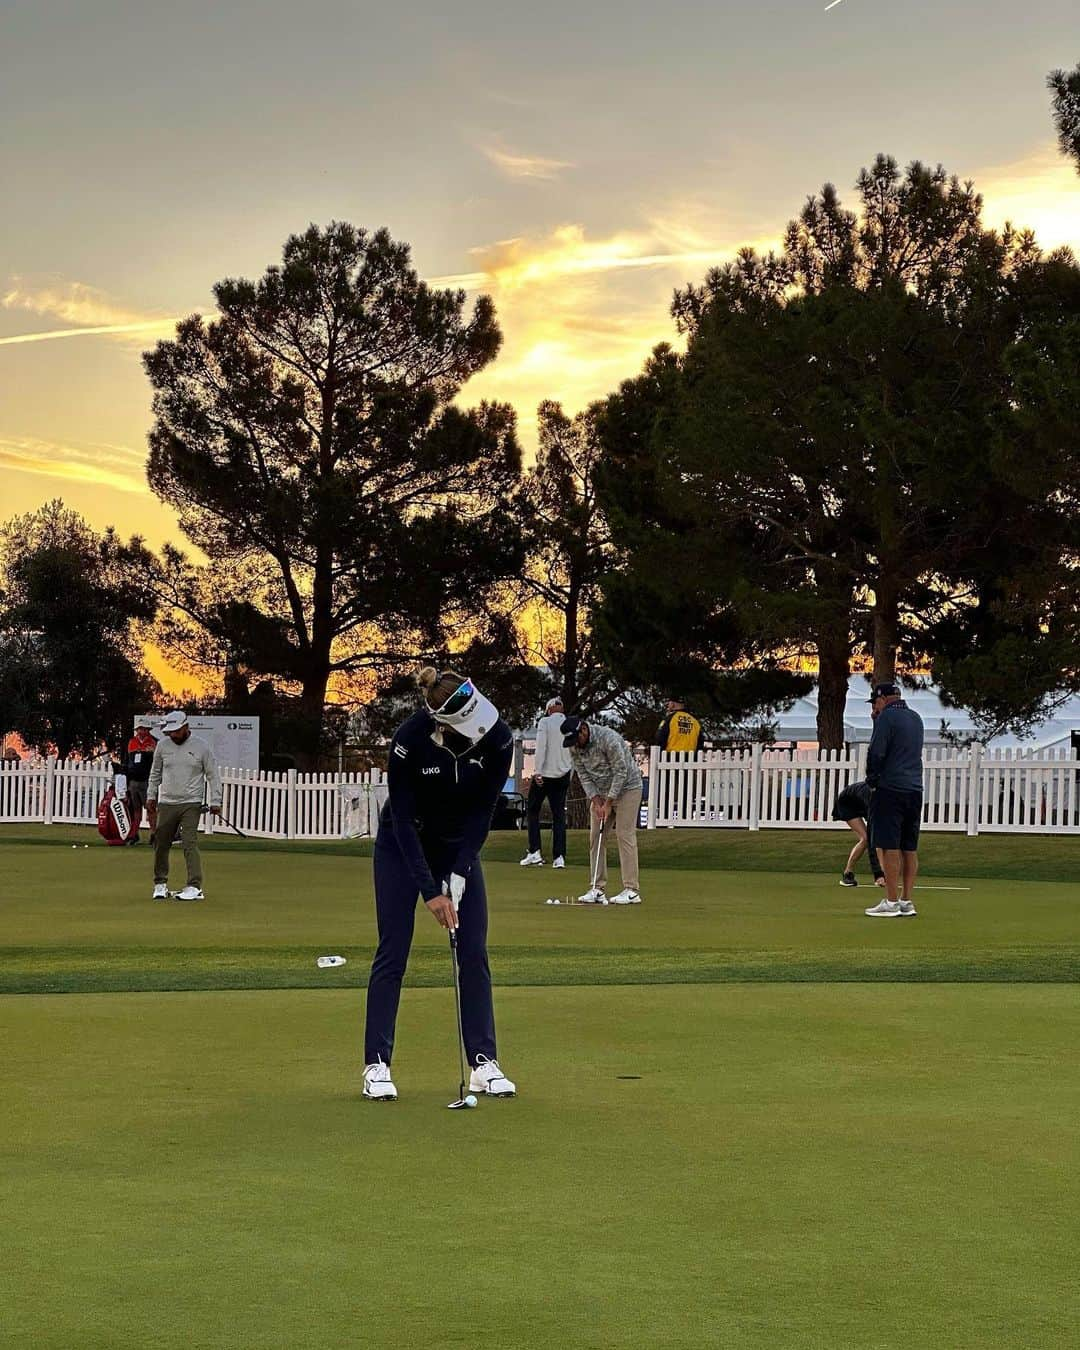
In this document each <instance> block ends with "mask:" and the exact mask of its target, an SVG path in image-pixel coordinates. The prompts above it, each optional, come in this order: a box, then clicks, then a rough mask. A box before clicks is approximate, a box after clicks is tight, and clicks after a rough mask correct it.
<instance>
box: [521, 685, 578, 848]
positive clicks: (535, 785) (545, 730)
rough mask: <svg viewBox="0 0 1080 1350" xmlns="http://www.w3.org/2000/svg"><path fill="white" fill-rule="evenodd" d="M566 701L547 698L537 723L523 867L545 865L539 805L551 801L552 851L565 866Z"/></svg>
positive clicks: (567, 753)
mask: <svg viewBox="0 0 1080 1350" xmlns="http://www.w3.org/2000/svg"><path fill="white" fill-rule="evenodd" d="M564 716H565V713H564V712H563V701H562V699H561V698H550V699H548V704H547V711H546V713H545V715H544V716H543V717H542V718H541V719H540V721H539V722H538V723H537V726H536V757H535V760H536V762H535V764H534V765H533V769H534V772H533V778H532V782H531V783H530V784H529V808H528V821H529V851H528V852H527V853H526V854H525V856H524V858H522V860H521V865H522V867H543V865H544V855H543V853H542V852H541V851H540V808H541V806H543V804H544V798H545V797H546V798H547V799H548V801H549V802H550V803H551V852H552V857H553V859H554V864H553V865H554V866H555V867H565V866H566V793H567V791H568V789H569V787H570V751H569V750H567V749H565V747H564V746H563V743H562V732H561V731H560V730H559V728H560V727H561V726H562V722H563V717H564Z"/></svg>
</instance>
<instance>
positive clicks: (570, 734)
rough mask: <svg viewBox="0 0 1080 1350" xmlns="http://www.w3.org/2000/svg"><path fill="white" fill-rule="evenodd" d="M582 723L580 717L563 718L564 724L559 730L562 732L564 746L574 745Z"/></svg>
mask: <svg viewBox="0 0 1080 1350" xmlns="http://www.w3.org/2000/svg"><path fill="white" fill-rule="evenodd" d="M581 723H582V719H581V718H580V717H564V718H563V724H562V726H561V727H560V728H559V730H560V731H561V732H562V743H563V745H573V744H574V742H575V741H576V740H577V734H578V727H580V726H581Z"/></svg>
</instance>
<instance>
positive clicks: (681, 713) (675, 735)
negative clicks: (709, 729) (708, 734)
mask: <svg viewBox="0 0 1080 1350" xmlns="http://www.w3.org/2000/svg"><path fill="white" fill-rule="evenodd" d="M666 711H667V715H666V717H665V718H664V720H663V721H662V722H661V723H660V725H659V727H658V728H657V730H656V735H655V736H654V737H653V745H658V746H659V747H660V749H661V750H663V751H665V752H666V753H667V754H669V755H671V754H676V753H679V754H691V755H693V754H696V753H697V752H698V751H699V750H700V749H701V723H700V722H699V721H698V720H697V718H696V717H695V716H694V714H693V713H689V712H687V711H686V704H685V703H684V702H683V701H682V699H681V698H669V699H668V701H667V705H666Z"/></svg>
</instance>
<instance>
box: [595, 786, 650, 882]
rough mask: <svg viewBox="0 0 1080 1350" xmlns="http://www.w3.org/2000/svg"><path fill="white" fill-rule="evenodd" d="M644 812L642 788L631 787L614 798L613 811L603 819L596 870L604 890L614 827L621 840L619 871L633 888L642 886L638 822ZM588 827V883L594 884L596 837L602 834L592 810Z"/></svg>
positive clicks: (597, 878)
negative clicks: (638, 852) (602, 836)
mask: <svg viewBox="0 0 1080 1350" xmlns="http://www.w3.org/2000/svg"><path fill="white" fill-rule="evenodd" d="M640 813H641V788H639V787H637V788H630V789H628V790H627V791H626V792H624V793H623V794H622V796H621V797H616V798H615V805H614V807H613V808H612V811H611V814H610V815H609V816H608V818H607V820H606V821H605V822H604V843H603V847H602V848H601V849H600V867H599V870H598V871H597V874H596V884H597V886H599V887H600V889H601V890H606V888H607V845H608V840H609V839H610V838H611V834H612V831H614V834H615V838H616V839H617V840H618V843H619V872H620V873H621V875H622V884H623V886H624V887H625V888H626V889H627V890H630V891H636V890H640V886H639V885H638V881H639V878H638V858H637V826H638V816H639V814H640ZM589 818H590V821H591V826H590V829H589V884H590V885H591V884H592V880H593V875H592V870H593V866H594V865H595V863H596V847H597V842H596V841H597V840H598V839H599V837H600V822H599V821H598V820H597V819H596V817H595V816H594V815H592V814H591V810H590V817H589Z"/></svg>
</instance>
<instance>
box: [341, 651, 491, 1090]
mask: <svg viewBox="0 0 1080 1350" xmlns="http://www.w3.org/2000/svg"><path fill="white" fill-rule="evenodd" d="M416 678H417V684H418V685H419V687H420V689H421V690H422V691H423V696H424V700H423V706H422V707H420V708H419V709H418V710H417V711H416V712H415V713H413V715H412V716H411V717H409V718H408V719H407V720H406V721H404V722H403V723H402V724H401V726H399V727H398V729H397V730H396V731H395V732H394V736H393V739H392V740H391V742H390V753H389V757H388V765H387V775H386V778H387V786H388V788H389V797H388V798H387V801H386V804H385V806H384V807H383V809H382V812H381V813H380V816H379V832H378V835H377V836H376V839H375V849H374V867H375V913H376V918H377V921H378V929H379V945H378V948H377V950H376V952H375V958H374V960H373V961H372V963H371V976H370V978H369V980H368V990H367V1014H366V1022H365V1028H364V1090H363V1095H364V1096H365V1097H366V1098H367V1099H368V1100H369V1101H395V1100H396V1099H397V1088H396V1086H395V1085H394V1081H393V1078H392V1077H391V1072H390V1065H391V1061H392V1058H393V1053H394V1032H395V1027H396V1024H397V1013H398V1004H399V1002H400V999H401V982H402V980H403V978H404V975H405V967H406V965H407V964H408V960H409V950H410V948H411V947H412V939H413V927H414V922H415V918H416V900H417V896H418V895H419V896H420V897H421V898H422V899H423V901H424V904H425V905H426V906H427V908H428V910H429V911H430V912H431V914H432V915H433V917H434V918H435V920H436V921H437V922H438V923H439V924H440V925H441V926H442V927H443V928H445V929H448V930H449V929H453V930H454V931H455V936H456V943H457V960H458V966H459V969H460V980H461V1031H462V1037H463V1039H464V1042H465V1053H466V1056H467V1058H468V1061H469V1065H470V1068H471V1070H472V1072H471V1076H470V1079H469V1092H470V1093H486V1094H487V1095H488V1096H490V1097H512V1096H513V1095H514V1093H515V1092H516V1091H517V1089H516V1087H515V1085H514V1084H513V1083H512V1082H511V1080H510V1079H509V1078H507V1076H506V1074H505V1073H503V1071H502V1069H501V1068H500V1067H499V1061H498V1056H497V1052H496V1046H495V1013H494V1007H493V1003H492V997H491V970H490V968H489V966H488V957H487V928H488V911H487V894H486V891H485V888H484V874H483V871H482V869H481V867H480V850H481V848H482V847H483V845H484V841H485V839H486V838H487V835H488V831H489V830H490V828H491V817H492V814H493V812H494V810H495V805H496V803H497V802H498V800H499V795H500V793H501V792H502V790H503V787H504V786H505V784H506V779H507V777H508V775H509V773H510V766H511V763H512V761H513V754H514V738H513V735H512V733H511V731H510V728H509V727H508V726H507V725H506V723H505V722H504V721H502V719H501V718H500V717H499V713H498V709H497V708H495V706H494V705H493V704H492V703H491V701H490V700H489V699H487V698H485V697H484V695H483V694H481V693H480V691H479V690H478V689H477V688H476V687H475V685H474V684H473V682H472V681H471V680H470V679H469V678H468V677H467V676H465V675H459V674H458V673H457V672H456V671H453V670H444V671H438V670H436V669H435V668H434V667H433V666H428V667H426V668H425V669H424V670H422V671H420V673H419V675H418V676H417V677H416Z"/></svg>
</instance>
